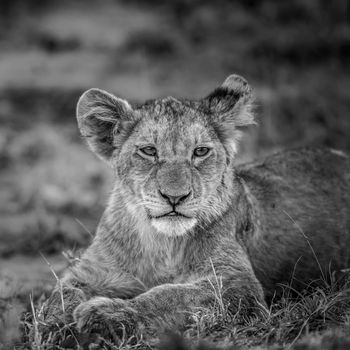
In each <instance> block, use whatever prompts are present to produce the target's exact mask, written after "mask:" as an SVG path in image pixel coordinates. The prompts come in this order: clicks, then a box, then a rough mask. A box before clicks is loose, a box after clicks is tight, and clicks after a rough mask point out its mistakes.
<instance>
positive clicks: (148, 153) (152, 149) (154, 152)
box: [140, 146, 157, 157]
mask: <svg viewBox="0 0 350 350" xmlns="http://www.w3.org/2000/svg"><path fill="white" fill-rule="evenodd" d="M140 152H141V153H143V154H145V155H146V156H149V157H155V156H156V155H157V149H156V148H155V147H152V146H147V147H143V148H140Z"/></svg>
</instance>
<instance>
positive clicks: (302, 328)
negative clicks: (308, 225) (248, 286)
mask: <svg viewBox="0 0 350 350" xmlns="http://www.w3.org/2000/svg"><path fill="white" fill-rule="evenodd" d="M212 287H213V293H214V295H215V300H216V302H215V305H214V306H213V307H212V308H210V309H205V308H201V309H198V310H197V311H195V312H193V313H192V314H191V315H190V317H189V320H190V323H189V326H188V328H187V329H186V330H184V331H183V332H181V333H177V335H176V334H175V335H174V334H173V335H170V336H169V335H168V336H165V337H163V342H161V345H159V344H158V342H159V341H158V340H157V339H144V338H143V337H142V335H141V334H136V335H134V336H132V337H130V338H122V339H120V340H118V341H116V342H115V343H113V342H111V341H107V340H103V339H99V341H98V342H96V344H95V346H96V348H100V349H111V350H117V349H118V350H129V349H154V347H155V346H156V345H157V344H158V345H157V346H158V347H159V346H161V349H163V348H164V349H168V348H169V346H170V344H169V342H175V341H176V342H179V339H183V340H182V342H183V346H184V347H185V348H195V347H199V348H200V347H201V346H204V345H203V344H205V346H210V347H213V348H214V346H215V348H226V347H228V346H230V348H233V347H236V348H242V349H245V348H247V347H249V348H254V349H276V348H281V349H282V348H283V349H314V348H315V349H316V348H318V349H338V348H339V349H341V348H342V346H343V347H344V349H345V348H346V346H348V344H349V343H350V318H349V312H350V274H349V273H348V272H347V273H343V274H342V276H341V277H336V275H335V274H332V275H331V276H329V282H326V281H324V280H322V279H321V280H320V281H317V283H316V281H315V283H314V284H311V285H310V286H309V288H308V290H307V292H303V293H295V291H293V290H291V289H290V287H289V286H286V287H285V293H284V296H283V297H282V298H281V299H280V300H278V301H276V302H273V303H272V304H271V305H270V307H269V308H268V309H267V308H266V307H264V306H262V305H261V306H260V307H259V308H258V309H257V310H256V311H255V313H254V314H251V315H250V316H247V314H246V312H245V311H243V310H240V308H238V312H236V313H235V314H230V312H229V311H228V305H227V304H225V302H224V301H223V299H222V297H221V295H222V284H221V282H220V277H219V276H217V278H216V282H215V284H213V286H212ZM62 300H63V297H62ZM41 307H42V304H40V302H38V303H36V305H34V301H33V300H32V299H31V309H32V310H31V315H27V317H26V318H25V319H24V320H23V321H22V323H23V324H24V326H25V327H24V329H25V334H24V338H25V339H26V340H27V344H29V335H30V336H31V337H32V339H33V342H32V343H31V348H32V349H51V348H54V346H53V345H52V343H51V341H52V339H55V337H57V336H59V337H64V335H65V336H66V337H67V334H68V335H70V342H71V346H73V345H77V343H78V340H77V339H76V338H74V337H72V336H71V334H74V332H73V330H72V328H71V327H72V326H73V328H74V325H72V324H66V325H64V326H62V327H61V328H60V329H58V330H57V333H56V334H52V336H51V337H49V339H47V340H45V341H43V338H42V336H41V333H40V321H39V319H40V316H39V315H40V312H41ZM12 330H13V328H12V327H10V332H11V331H12ZM5 332H6V328H5ZM179 334H180V335H181V338H178V336H179ZM6 337H7V338H9V336H6ZM5 339H6V338H5ZM66 344H67V343H66ZM303 344H304V345H303ZM315 344H316V345H315ZM66 346H67V345H66ZM162 346H163V347H162ZM336 346H338V347H336ZM92 348H94V347H92ZM174 348H176V347H174ZM176 349H177V348H176Z"/></svg>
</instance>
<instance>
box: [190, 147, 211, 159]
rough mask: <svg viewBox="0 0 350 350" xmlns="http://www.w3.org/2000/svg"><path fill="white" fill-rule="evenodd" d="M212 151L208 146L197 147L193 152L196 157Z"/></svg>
mask: <svg viewBox="0 0 350 350" xmlns="http://www.w3.org/2000/svg"><path fill="white" fill-rule="evenodd" d="M209 151H210V148H208V147H197V148H196V149H195V150H194V151H193V154H194V155H195V156H196V157H204V156H206V155H207V154H208V153H209Z"/></svg>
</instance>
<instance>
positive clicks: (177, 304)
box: [63, 76, 350, 331]
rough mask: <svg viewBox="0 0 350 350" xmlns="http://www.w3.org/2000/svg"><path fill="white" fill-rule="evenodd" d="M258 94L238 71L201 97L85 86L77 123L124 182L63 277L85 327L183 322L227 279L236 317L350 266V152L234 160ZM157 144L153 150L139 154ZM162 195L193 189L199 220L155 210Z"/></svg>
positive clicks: (190, 195)
mask: <svg viewBox="0 0 350 350" xmlns="http://www.w3.org/2000/svg"><path fill="white" fill-rule="evenodd" d="M252 101H253V100H252V95H251V90H250V87H249V85H248V84H247V82H246V81H245V80H244V79H243V78H241V77H238V76H230V77H229V78H228V79H227V80H226V81H225V82H224V84H223V85H222V86H221V87H220V88H219V89H217V90H215V91H214V92H213V93H212V94H210V95H209V96H208V97H207V98H205V99H203V100H199V101H188V100H178V99H175V98H172V97H169V98H165V99H158V100H153V101H149V102H147V103H145V104H143V105H140V106H131V105H130V104H129V103H128V102H126V101H125V100H122V99H120V98H116V97H114V96H113V95H110V94H108V93H105V92H103V91H101V90H98V89H91V90H89V91H87V92H86V93H85V94H83V96H82V97H81V99H80V101H79V103H78V108H77V117H78V124H79V128H80V130H81V133H82V135H83V136H85V137H86V138H87V142H88V144H89V146H90V147H91V149H92V150H93V151H94V152H96V153H97V154H98V156H100V157H101V158H102V159H104V160H105V161H107V162H108V163H109V164H110V165H111V166H112V168H113V170H114V172H115V183H114V188H113V191H112V194H111V197H110V200H109V203H108V205H107V208H106V211H105V213H104V214H103V217H102V219H101V222H100V224H99V226H98V229H97V232H96V236H95V238H94V240H93V242H92V244H91V246H90V247H89V248H88V249H87V250H86V252H85V253H84V255H83V256H82V258H81V260H80V262H79V263H77V264H76V266H74V267H73V268H72V269H71V270H70V271H68V272H67V273H66V275H65V277H64V278H63V283H64V285H65V286H66V287H67V288H69V287H72V288H73V289H76V288H78V289H80V290H82V291H83V292H84V295H85V297H84V298H83V299H82V301H81V305H80V306H78V307H77V308H76V311H75V319H76V321H77V324H78V328H79V329H80V330H86V329H87V328H86V327H90V326H92V325H93V324H94V323H96V322H97V320H98V322H101V320H102V323H103V320H104V321H106V322H108V323H109V324H113V325H114V326H115V327H116V328H118V327H120V324H123V325H124V326H125V327H127V325H128V326H129V328H130V327H131V328H130V329H134V328H133V327H136V325H135V324H134V325H133V326H131V325H130V323H132V322H136V324H138V325H140V324H143V325H146V328H147V329H148V331H150V330H152V329H153V330H154V329H157V327H158V326H157V325H159V323H163V324H165V325H168V326H174V325H178V324H181V325H183V324H184V323H185V322H186V319H187V316H188V314H189V313H190V312H191V311H193V310H194V309H196V308H198V307H209V306H210V305H213V304H214V303H215V293H214V291H213V282H215V278H217V276H220V278H222V283H223V298H224V300H225V301H226V302H227V305H228V307H229V310H231V311H232V312H235V311H236V310H237V308H238V307H243V308H247V310H248V308H251V307H254V306H256V305H257V304H256V303H257V302H258V303H260V304H263V303H264V300H265V297H267V298H269V297H271V296H272V295H273V293H274V291H275V289H276V286H277V285H278V284H279V283H285V284H289V283H290V282H292V279H294V280H295V281H296V283H295V284H294V285H295V287H296V288H299V289H300V288H303V287H305V286H306V285H307V284H308V283H310V282H311V281H312V280H313V279H315V278H318V277H320V276H322V274H324V275H325V274H326V273H327V272H326V271H328V269H329V267H330V266H331V268H335V269H341V268H345V267H349V266H348V262H349V257H350V248H349V247H350V244H349V243H350V232H349V228H350V212H349V204H350V191H349V190H350V165H349V159H348V158H347V157H346V156H343V155H339V154H337V153H334V151H328V150H321V149H302V150H293V151H288V152H283V153H280V154H276V155H273V156H271V157H268V158H266V159H265V160H263V161H260V162H258V163H251V164H246V165H243V166H239V167H236V166H235V164H234V158H235V154H236V150H237V142H238V135H239V133H240V130H239V129H240V128H241V127H243V126H246V125H249V124H253V123H254V119H253V115H252V105H253V104H252ZM149 144H151V145H156V147H157V152H158V153H157V157H156V158H155V157H151V158H150V157H149V156H145V155H144V154H140V147H141V148H142V147H144V146H145V145H149ZM198 145H199V146H203V145H204V146H208V147H209V148H211V150H210V152H209V153H208V155H207V156H205V157H203V158H194V156H191V155H192V152H193V149H194V148H195V147H198ZM163 193H165V194H166V196H168V197H169V196H173V197H174V196H175V197H177V198H179V197H181V196H182V197H181V198H186V200H183V202H182V203H181V204H180V205H178V206H177V207H176V208H177V210H179V211H180V212H181V213H182V214H184V215H186V216H188V217H190V218H189V219H188V218H184V217H175V218H173V217H172V218H170V217H165V218H159V215H162V214H163V213H166V212H168V211H169V204H168V203H167V202H166V201H165V200H164V198H168V197H166V196H165V195H163ZM184 194H185V195H186V196H184ZM169 198H170V197H169ZM174 208H175V207H174ZM163 219H164V220H163ZM321 270H322V271H321ZM94 297H108V298H109V299H108V300H109V301H108V303H106V302H105V301H106V298H94ZM118 298H121V299H125V300H126V302H125V305H127V306H125V313H123V310H120V308H123V307H122V306H121V305H124V304H122V303H121V302H120V299H118ZM85 300H87V301H85ZM106 305H109V306H108V307H110V309H109V312H108V313H107V312H105V311H103V310H106V309H107V308H108V307H107V306H106ZM114 309H115V310H117V311H115V313H113V312H111V310H114ZM130 310H132V311H130ZM130 312H132V313H133V314H132V317H131V316H130ZM123 315H124V316H123ZM125 315H129V316H128V317H129V318H130V319H126V316H125ZM186 315H187V316H186ZM123 317H124V318H123ZM118 325H119V326H118ZM101 327H102V326H101Z"/></svg>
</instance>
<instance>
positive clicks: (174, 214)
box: [153, 210, 190, 219]
mask: <svg viewBox="0 0 350 350" xmlns="http://www.w3.org/2000/svg"><path fill="white" fill-rule="evenodd" d="M176 217H180V218H186V219H190V217H189V216H187V215H184V214H182V213H180V212H178V211H175V210H172V211H170V212H168V213H165V214H162V215H158V216H153V218H154V219H161V218H176Z"/></svg>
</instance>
